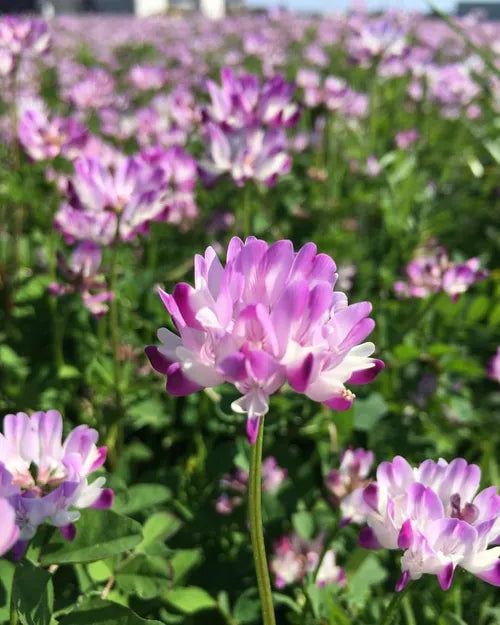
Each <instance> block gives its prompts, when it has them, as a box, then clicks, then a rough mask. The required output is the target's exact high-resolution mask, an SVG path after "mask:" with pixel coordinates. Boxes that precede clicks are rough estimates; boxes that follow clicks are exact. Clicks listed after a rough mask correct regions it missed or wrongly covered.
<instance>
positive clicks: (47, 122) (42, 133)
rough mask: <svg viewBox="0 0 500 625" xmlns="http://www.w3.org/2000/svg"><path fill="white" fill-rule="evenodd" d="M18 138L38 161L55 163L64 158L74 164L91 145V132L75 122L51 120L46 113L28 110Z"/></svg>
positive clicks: (60, 118) (62, 119)
mask: <svg viewBox="0 0 500 625" xmlns="http://www.w3.org/2000/svg"><path fill="white" fill-rule="evenodd" d="M18 135H19V140H20V142H21V145H22V146H23V148H24V149H25V150H26V153H27V154H28V156H30V157H31V158H32V159H33V160H35V161H41V160H45V159H53V158H55V157H56V156H59V155H60V154H62V155H63V156H65V157H66V158H67V159H69V160H74V159H75V158H76V157H77V156H78V155H79V154H80V153H81V149H82V147H83V146H84V145H85V142H86V141H87V138H88V130H87V128H86V127H85V126H83V125H82V124H80V123H79V122H78V121H77V120H75V119H72V118H67V117H54V118H53V119H50V118H49V115H48V114H47V113H46V112H44V111H40V110H38V109H28V110H25V111H24V113H23V115H22V116H21V119H20V120H19V130H18Z"/></svg>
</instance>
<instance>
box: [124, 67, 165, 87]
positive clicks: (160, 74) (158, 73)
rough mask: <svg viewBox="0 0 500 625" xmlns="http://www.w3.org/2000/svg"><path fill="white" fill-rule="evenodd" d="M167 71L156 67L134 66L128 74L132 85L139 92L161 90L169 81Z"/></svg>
mask: <svg viewBox="0 0 500 625" xmlns="http://www.w3.org/2000/svg"><path fill="white" fill-rule="evenodd" d="M167 76H168V74H167V70H166V69H164V68H163V67H156V66H154V65H134V66H133V67H132V69H131V70H130V72H129V74H128V79H129V81H130V84H131V85H132V86H133V87H134V88H135V89H137V90H139V91H150V90H152V89H154V90H158V89H161V88H162V87H163V86H164V84H165V82H166V80H167Z"/></svg>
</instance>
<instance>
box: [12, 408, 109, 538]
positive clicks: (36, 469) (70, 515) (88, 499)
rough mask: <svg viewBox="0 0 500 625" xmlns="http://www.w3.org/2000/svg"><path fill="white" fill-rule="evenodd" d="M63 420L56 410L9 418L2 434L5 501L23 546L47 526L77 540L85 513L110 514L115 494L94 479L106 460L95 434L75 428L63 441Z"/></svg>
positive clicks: (85, 427) (103, 480)
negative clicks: (106, 510) (101, 511)
mask: <svg viewBox="0 0 500 625" xmlns="http://www.w3.org/2000/svg"><path fill="white" fill-rule="evenodd" d="M62 429H63V423H62V417H61V415H60V414H59V413H58V412H57V411H56V410H49V411H48V412H35V413H34V414H32V415H31V416H28V415H26V414H25V413H23V412H19V413H17V414H8V415H6V416H5V418H4V420H3V433H0V498H3V499H6V500H7V501H8V502H9V504H10V505H11V506H12V508H13V509H14V511H15V516H16V525H17V527H18V528H19V540H20V541H21V542H26V541H29V540H30V539H31V538H32V537H33V536H34V535H35V533H36V531H37V528H38V527H39V526H40V525H42V523H44V522H49V523H51V524H52V525H54V526H56V527H59V528H60V529H61V531H62V533H63V535H64V536H65V537H66V538H68V539H70V540H71V539H73V538H74V536H75V532H76V529H75V527H74V525H73V523H74V522H75V521H77V520H78V518H79V517H80V513H79V510H80V509H82V508H88V507H93V508H101V509H104V508H109V507H110V506H111V505H112V503H113V491H111V490H110V489H107V488H103V487H104V484H105V478H104V477H99V478H97V479H95V480H94V481H93V482H90V481H89V477H90V475H91V474H92V473H93V472H94V471H96V470H97V469H99V468H100V467H101V466H102V465H103V464H104V461H105V460H106V448H105V447H97V445H96V443H97V437H98V434H97V432H96V430H93V429H91V428H89V427H88V426H86V425H80V426H78V427H77V428H75V429H74V430H73V431H72V432H70V434H69V435H68V437H67V438H66V439H65V440H64V441H63V440H62Z"/></svg>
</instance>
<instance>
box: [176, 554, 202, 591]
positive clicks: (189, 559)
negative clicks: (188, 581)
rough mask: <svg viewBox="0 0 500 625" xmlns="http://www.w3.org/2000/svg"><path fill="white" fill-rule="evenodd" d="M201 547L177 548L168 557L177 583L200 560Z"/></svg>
mask: <svg viewBox="0 0 500 625" xmlns="http://www.w3.org/2000/svg"><path fill="white" fill-rule="evenodd" d="M201 556H202V552H201V549H178V550H177V551H176V552H175V553H174V554H173V556H172V557H171V559H170V564H171V565H172V568H173V569H174V580H175V582H176V583H179V582H180V581H181V580H182V579H183V578H184V577H185V576H186V575H187V574H188V573H189V571H190V570H191V569H192V568H193V567H194V566H196V565H197V564H198V562H199V561H200V560H201Z"/></svg>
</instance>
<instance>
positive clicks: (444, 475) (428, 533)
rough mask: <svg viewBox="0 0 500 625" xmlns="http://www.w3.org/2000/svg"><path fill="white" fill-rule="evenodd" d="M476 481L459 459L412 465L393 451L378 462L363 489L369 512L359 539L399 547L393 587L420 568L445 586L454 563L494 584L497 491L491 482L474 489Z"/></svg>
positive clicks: (499, 559) (498, 553) (499, 509)
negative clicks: (398, 571)
mask: <svg viewBox="0 0 500 625" xmlns="http://www.w3.org/2000/svg"><path fill="white" fill-rule="evenodd" d="M480 479H481V470H480V469H479V467H478V466H477V465H475V464H468V463H467V462H466V461H465V460H464V459H463V458H456V459H455V460H453V461H452V462H450V463H449V464H448V462H446V461H445V460H443V459H442V458H440V459H439V461H438V462H434V461H433V460H425V461H424V462H423V463H422V464H420V465H419V466H418V467H411V466H410V465H409V464H408V462H407V461H406V460H405V459H404V458H402V457H400V456H396V457H395V458H394V460H393V461H392V462H383V463H382V464H380V465H379V467H378V469H377V481H376V482H373V483H372V484H370V485H368V486H367V487H366V488H365V489H364V492H363V499H364V502H365V504H366V505H367V506H368V508H369V514H368V515H367V522H368V527H367V528H365V529H364V530H363V531H362V533H361V535H360V543H361V544H362V545H363V546H365V547H367V548H375V549H376V548H381V547H384V548H386V549H401V550H403V552H404V553H403V556H402V559H401V568H402V572H403V574H402V577H401V580H400V581H399V583H398V585H397V590H400V589H401V588H403V587H404V586H405V585H406V584H407V583H408V582H409V581H410V580H414V579H419V578H420V577H422V575H424V574H432V575H436V576H437V578H438V581H439V584H440V585H441V587H442V588H443V589H444V590H448V588H449V587H450V585H451V582H452V579H453V573H454V571H455V568H456V567H457V566H460V567H462V568H463V569H465V570H467V571H469V572H471V573H473V574H474V575H476V576H477V577H479V578H480V579H482V580H484V581H486V582H488V583H490V584H493V585H495V586H500V546H496V545H499V544H500V496H499V495H498V493H497V489H496V487H494V486H490V487H488V488H485V489H484V490H482V491H480V492H479V493H477V490H478V488H479V482H480Z"/></svg>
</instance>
